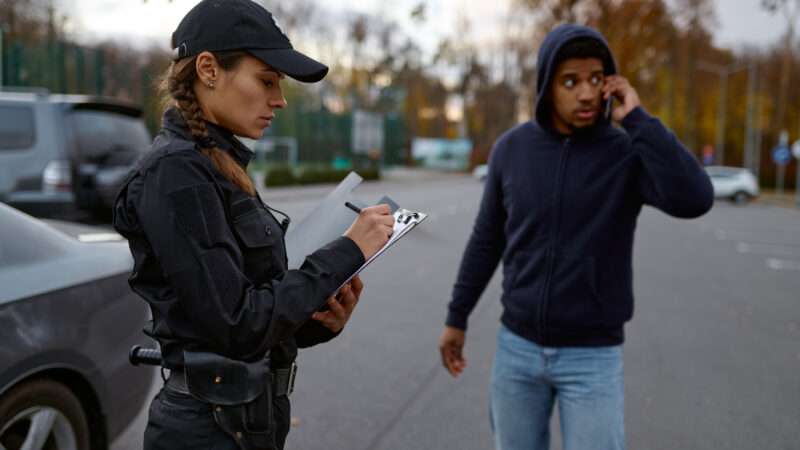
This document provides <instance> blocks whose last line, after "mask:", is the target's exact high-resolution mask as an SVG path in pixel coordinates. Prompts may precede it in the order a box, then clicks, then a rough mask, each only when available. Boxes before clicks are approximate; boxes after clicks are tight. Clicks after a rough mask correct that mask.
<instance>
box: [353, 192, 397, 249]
mask: <svg viewBox="0 0 800 450" xmlns="http://www.w3.org/2000/svg"><path fill="white" fill-rule="evenodd" d="M351 209H352V208H351ZM393 230H394V216H393V215H392V210H391V208H390V207H389V205H385V204H384V205H376V206H370V207H369V208H363V209H360V212H359V213H358V217H357V218H356V220H355V221H354V222H353V224H352V225H351V226H350V228H348V229H347V231H345V233H344V235H345V236H346V237H348V238H350V239H352V240H353V242H355V243H356V245H358V248H360V249H361V252H362V253H363V254H364V259H369V258H371V257H372V256H373V255H374V254H375V253H377V252H378V250H380V249H381V248H382V247H383V246H384V245H385V244H386V242H388V241H389V237H390V236H391V235H392V231H393Z"/></svg>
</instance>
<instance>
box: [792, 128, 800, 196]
mask: <svg viewBox="0 0 800 450" xmlns="http://www.w3.org/2000/svg"><path fill="white" fill-rule="evenodd" d="M792 155H794V159H795V160H796V161H795V166H797V175H795V177H794V202H795V204H796V205H797V206H800V138H798V139H797V140H796V141H794V145H792Z"/></svg>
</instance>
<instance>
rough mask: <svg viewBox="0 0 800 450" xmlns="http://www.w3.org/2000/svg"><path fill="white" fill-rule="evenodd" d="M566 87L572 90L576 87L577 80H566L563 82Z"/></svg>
mask: <svg viewBox="0 0 800 450" xmlns="http://www.w3.org/2000/svg"><path fill="white" fill-rule="evenodd" d="M563 84H564V87H565V88H567V89H572V88H574V87H575V79H574V78H565V79H564V81H563Z"/></svg>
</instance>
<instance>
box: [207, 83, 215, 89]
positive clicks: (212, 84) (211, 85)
mask: <svg viewBox="0 0 800 450" xmlns="http://www.w3.org/2000/svg"><path fill="white" fill-rule="evenodd" d="M208 87H209V89H214V82H213V81H209V82H208Z"/></svg>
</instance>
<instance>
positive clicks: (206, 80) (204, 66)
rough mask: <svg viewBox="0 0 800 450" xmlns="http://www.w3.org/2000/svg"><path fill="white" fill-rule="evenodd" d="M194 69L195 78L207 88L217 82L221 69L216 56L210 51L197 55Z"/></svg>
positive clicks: (212, 86)
mask: <svg viewBox="0 0 800 450" xmlns="http://www.w3.org/2000/svg"><path fill="white" fill-rule="evenodd" d="M195 70H196V71H197V78H198V79H199V80H200V82H201V83H203V85H204V86H206V87H208V88H209V89H214V85H215V84H216V83H217V80H218V79H219V75H220V72H221V71H222V69H221V68H220V66H219V63H218V62H217V58H215V57H214V55H213V54H212V53H211V52H202V53H200V54H199V55H197V60H196V61H195Z"/></svg>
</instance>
